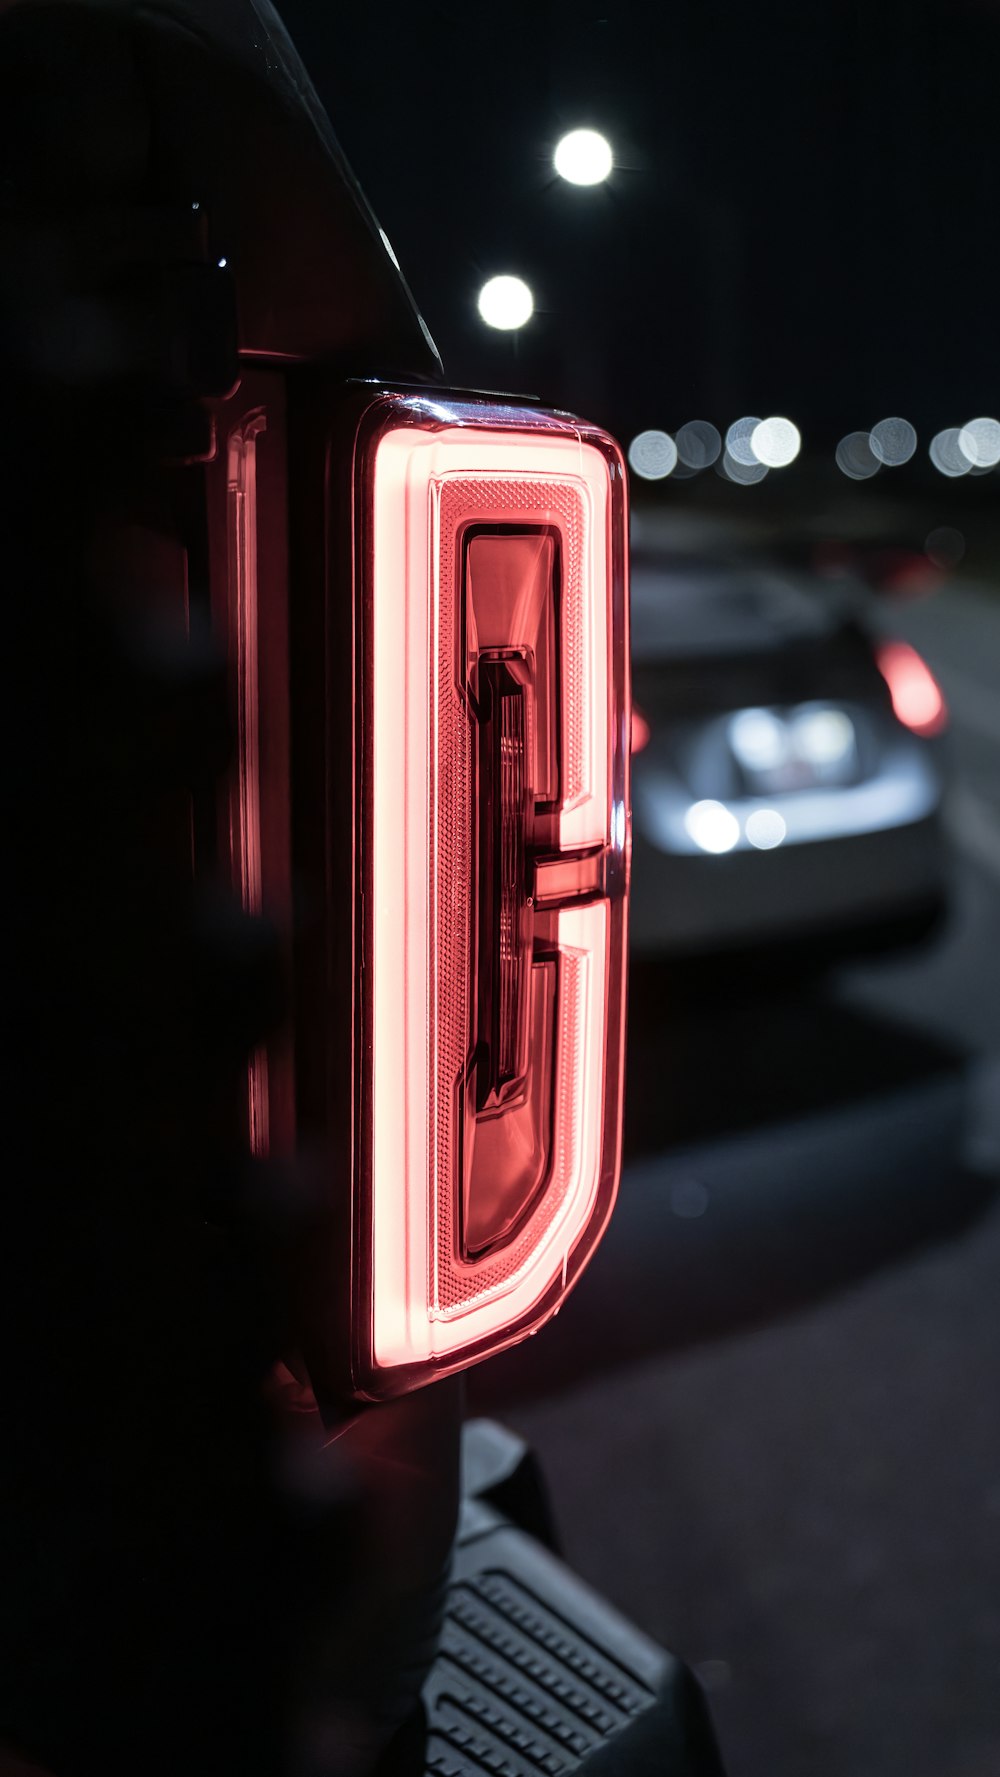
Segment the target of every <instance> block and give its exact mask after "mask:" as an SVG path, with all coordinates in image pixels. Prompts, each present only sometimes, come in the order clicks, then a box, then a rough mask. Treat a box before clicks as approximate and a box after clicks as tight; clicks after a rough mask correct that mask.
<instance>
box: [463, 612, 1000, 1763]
mask: <svg viewBox="0 0 1000 1777" xmlns="http://www.w3.org/2000/svg"><path fill="white" fill-rule="evenodd" d="M949 600H950V601H951V602H950V603H949ZM997 613H1000V603H997V602H996V601H994V602H993V604H992V605H990V604H988V602H987V599H986V595H981V594H979V593H978V592H977V591H976V589H975V588H971V589H969V588H961V587H956V588H954V589H951V590H950V591H949V593H948V595H947V597H945V596H944V595H943V596H942V598H941V599H940V601H932V602H930V603H928V604H926V605H916V606H913V607H906V608H905V609H904V610H903V611H902V612H901V613H900V614H899V620H898V621H897V619H896V614H895V613H894V614H893V626H894V627H895V628H896V629H897V630H902V631H903V632H904V633H906V634H907V635H908V636H909V638H910V639H911V640H912V641H913V642H914V644H915V645H917V646H919V647H920V649H921V651H922V652H923V653H924V655H925V657H926V658H927V659H928V660H929V661H930V663H931V665H932V666H933V668H934V670H935V671H936V672H937V673H938V674H939V676H940V678H941V681H942V683H943V685H944V687H945V690H946V692H947V694H948V696H949V699H950V701H951V709H952V743H951V744H952V748H953V752H954V756H955V767H956V777H955V788H954V790H953V793H952V797H951V802H950V806H949V810H948V822H949V831H950V835H951V841H952V849H953V854H954V858H953V894H952V911H951V917H950V920H949V922H948V925H947V927H946V929H945V930H944V932H943V933H941V934H939V935H938V936H937V937H936V938H935V939H934V940H933V942H931V943H930V944H929V945H927V946H925V947H924V948H923V949H921V950H919V951H916V952H913V953H902V954H900V955H897V956H892V957H887V958H885V959H883V960H881V961H879V960H867V961H865V962H864V964H858V965H854V966H852V967H850V968H844V969H842V970H840V971H839V972H838V974H837V975H836V976H835V977H834V978H833V979H832V980H831V981H829V982H828V983H827V984H826V985H825V986H823V987H814V988H812V989H811V990H806V991H802V992H800V993H797V994H788V993H779V992H775V993H768V992H764V993H762V994H761V995H760V996H759V997H758V998H757V999H754V998H753V997H752V996H750V997H746V996H744V997H742V998H737V999H732V998H730V999H729V1000H728V1001H726V1000H725V999H723V1000H720V999H719V998H718V997H716V998H715V999H714V1000H713V999H711V998H710V997H708V996H706V998H705V1000H704V1002H703V1003H701V1004H699V1002H698V998H697V995H695V996H694V998H693V999H692V998H689V1000H688V1001H687V1003H686V1004H685V1005H680V1004H677V1003H673V1002H672V1001H671V1000H670V999H669V998H668V997H665V995H664V991H663V985H662V984H661V983H659V982H658V981H656V980H655V979H652V978H648V979H647V978H646V977H644V981H645V986H643V985H640V986H639V988H638V991H637V992H634V994H633V1017H632V1034H631V1050H632V1052H631V1057H630V1115H629V1136H628V1146H629V1156H628V1165H627V1167H626V1172H625V1177H624V1179H623V1186H622V1196H621V1200H620V1205H619V1208H618V1210H617V1212H616V1217H615V1220H614V1221H613V1223H612V1227H611V1229H610V1231H609V1234H608V1236H607V1237H606V1240H605V1245H604V1247H603V1248H602V1250H601V1252H600V1253H599V1254H598V1257H597V1258H596V1259H595V1261H594V1265H593V1267H592V1271H591V1273H590V1275H588V1277H587V1278H585V1279H584V1281H583V1283H582V1284H581V1286H580V1289H579V1291H578V1292H577V1295H576V1297H575V1298H574V1299H573V1300H572V1301H571V1302H570V1303H569V1304H568V1306H567V1307H566V1309H565V1310H564V1311H563V1314H562V1315H561V1316H560V1317H559V1320H558V1321H557V1322H556V1323H555V1324H554V1325H553V1327H552V1328H550V1329H546V1331H545V1332H543V1333H542V1334H541V1335H540V1336H539V1338H538V1339H537V1340H533V1341H531V1343H530V1347H529V1349H528V1351H527V1353H524V1352H521V1353H514V1354H510V1355H509V1356H508V1357H506V1358H503V1359H500V1360H498V1362H497V1363H495V1364H493V1365H487V1366H486V1367H485V1370H484V1372H483V1374H482V1376H481V1377H480V1378H479V1379H478V1380H477V1382H476V1384H475V1390H474V1399H475V1400H476V1403H477V1405H479V1406H480V1407H481V1408H482V1409H483V1410H488V1411H492V1412H494V1413H498V1414H500V1415H501V1416H502V1417H504V1418H506V1419H507V1420H508V1421H509V1422H510V1423H512V1424H513V1425H514V1426H515V1428H516V1429H517V1430H518V1431H519V1432H521V1433H522V1434H523V1435H524V1436H525V1437H527V1438H528V1439H529V1441H530V1442H532V1443H533V1445H534V1447H535V1449H536V1450H537V1452H538V1454H539V1456H540V1458H541V1460H542V1464H543V1468H544V1470H545V1473H546V1475H547V1478H548V1481H549V1483H550V1486H551V1490H552V1494H553V1498H554V1503H555V1509H556V1517H557V1521H558V1523H559V1525H560V1528H561V1530H562V1534H563V1537H564V1542H565V1547H566V1552H567V1555H568V1557H569V1559H570V1560H571V1561H572V1562H573V1564H574V1565H575V1566H576V1567H578V1568H579V1570H580V1571H581V1572H582V1573H583V1574H584V1576H585V1577H587V1578H589V1579H590V1580H592V1581H593V1582H594V1583H595V1584H596V1585H598V1586H599V1587H600V1588H602V1589H603V1590H604V1591H605V1592H606V1593H607V1594H608V1595H609V1596H610V1597H611V1598H612V1599H613V1600H614V1601H615V1602H616V1603H618V1604H619V1605H620V1606H621V1607H622V1608H623V1609H625V1610H626V1611H628V1612H629V1613H630V1614H631V1615H633V1616H634V1617H635V1618H636V1620H637V1621H639V1622H640V1623H641V1624H642V1625H643V1626H644V1627H646V1628H647V1629H649V1630H650V1631H651V1632H652V1633H654V1634H655V1635H657V1636H658V1637H659V1638H660V1639H661V1640H663V1641H664V1642H665V1643H666V1644H667V1645H668V1646H670V1647H671V1648H672V1649H674V1651H675V1652H677V1653H679V1654H681V1655H682V1656H683V1657H685V1658H686V1659H687V1660H688V1661H690V1662H691V1663H692V1664H693V1665H694V1666H695V1667H696V1668H697V1669H698V1671H699V1673H700V1675H701V1677H702V1680H703V1682H704V1684H705V1685H706V1687H707V1688H708V1689H709V1691H710V1692H711V1700H712V1705H713V1709H714V1713H715V1716H716V1720H717V1723H718V1727H719V1732H720V1737H721V1740H722V1743H723V1750H724V1752H725V1755H726V1758H727V1761H728V1764H729V1768H730V1770H731V1772H732V1774H733V1777H904V1774H905V1777H997V1773H998V1772H1000V1411H998V1408H997V1403H998V1401H1000V1209H998V1208H997V1207H995V1206H996V1204H997V1197H996V1195H995V1193H996V1189H997V1180H998V1176H1000V730H998V729H995V727H994V717H993V710H994V707H995V705H994V692H995V693H996V706H998V707H1000V685H997V684H996V680H997V679H998V678H1000V641H998V645H997V646H996V648H995V649H994V648H993V647H992V644H991V645H990V646H989V647H987V646H985V645H984V642H983V637H984V635H985V634H986V632H987V631H989V635H990V636H991V637H992V635H993V630H992V628H991V624H992V621H993V617H994V615H995V614H997ZM998 621H1000V618H998ZM970 686H973V687H974V693H970ZM995 811H996V812H995ZM633 985H634V986H635V983H634V984H633ZM529 1360H530V1361H529Z"/></svg>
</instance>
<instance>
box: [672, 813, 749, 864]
mask: <svg viewBox="0 0 1000 1777" xmlns="http://www.w3.org/2000/svg"><path fill="white" fill-rule="evenodd" d="M684 825H685V827H686V829H687V832H688V836H689V838H691V839H693V840H694V843H695V845H697V846H699V847H700V849H701V850H702V851H710V852H714V853H716V855H718V854H720V853H721V852H724V851H732V849H733V846H734V845H735V844H736V843H737V841H738V839H739V836H740V823H739V821H738V820H737V819H736V816H735V815H734V814H732V813H731V812H730V810H729V809H728V808H727V807H726V806H725V803H723V802H695V803H693V804H692V806H691V807H690V808H689V809H688V811H687V814H686V815H685V816H684Z"/></svg>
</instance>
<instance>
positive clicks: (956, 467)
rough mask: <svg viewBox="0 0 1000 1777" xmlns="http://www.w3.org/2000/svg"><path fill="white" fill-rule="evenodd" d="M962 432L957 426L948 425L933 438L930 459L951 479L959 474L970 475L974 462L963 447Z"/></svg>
mask: <svg viewBox="0 0 1000 1777" xmlns="http://www.w3.org/2000/svg"><path fill="white" fill-rule="evenodd" d="M960 438H961V433H960V431H959V429H958V427H957V426H948V427H946V429H945V430H944V431H943V432H938V433H937V434H936V436H935V437H933V438H932V439H931V443H930V452H929V455H930V459H931V462H932V463H933V464H934V467H935V469H940V471H941V474H942V475H947V476H948V477H949V478H950V479H951V480H955V478H956V477H957V476H959V475H968V473H969V470H970V469H971V468H972V463H971V461H970V460H969V458H968V457H967V456H966V454H965V452H964V450H963V449H962V446H961V444H960V443H959V440H960Z"/></svg>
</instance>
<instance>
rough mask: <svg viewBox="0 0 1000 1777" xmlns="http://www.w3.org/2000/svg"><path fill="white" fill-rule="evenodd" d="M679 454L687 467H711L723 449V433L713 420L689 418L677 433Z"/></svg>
mask: <svg viewBox="0 0 1000 1777" xmlns="http://www.w3.org/2000/svg"><path fill="white" fill-rule="evenodd" d="M676 442H677V455H678V457H679V459H680V461H681V462H682V463H683V464H684V467H685V468H686V469H710V468H711V467H712V464H713V463H715V462H717V461H718V458H719V452H720V451H721V449H722V433H721V432H720V431H719V428H718V426H713V424H712V422H711V420H688V421H687V423H686V424H685V425H683V426H682V427H681V428H680V431H679V432H678V433H677V440H676Z"/></svg>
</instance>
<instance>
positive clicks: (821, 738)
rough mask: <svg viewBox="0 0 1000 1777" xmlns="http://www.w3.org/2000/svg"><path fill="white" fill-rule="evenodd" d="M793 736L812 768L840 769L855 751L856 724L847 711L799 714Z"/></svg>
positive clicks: (799, 752)
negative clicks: (832, 767)
mask: <svg viewBox="0 0 1000 1777" xmlns="http://www.w3.org/2000/svg"><path fill="white" fill-rule="evenodd" d="M792 734H793V738H794V743H795V751H796V752H797V753H798V755H799V757H800V758H801V759H807V760H808V762H809V764H810V765H820V766H822V765H840V764H842V763H843V762H844V760H845V759H847V758H848V757H849V756H850V754H851V753H853V751H854V741H855V736H854V723H853V722H852V721H851V718H850V716H849V715H848V714H847V712H846V711H845V710H838V709H833V708H832V707H830V708H822V707H820V708H817V709H802V710H799V711H798V713H797V714H796V716H795V719H794V722H793V724H792Z"/></svg>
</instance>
